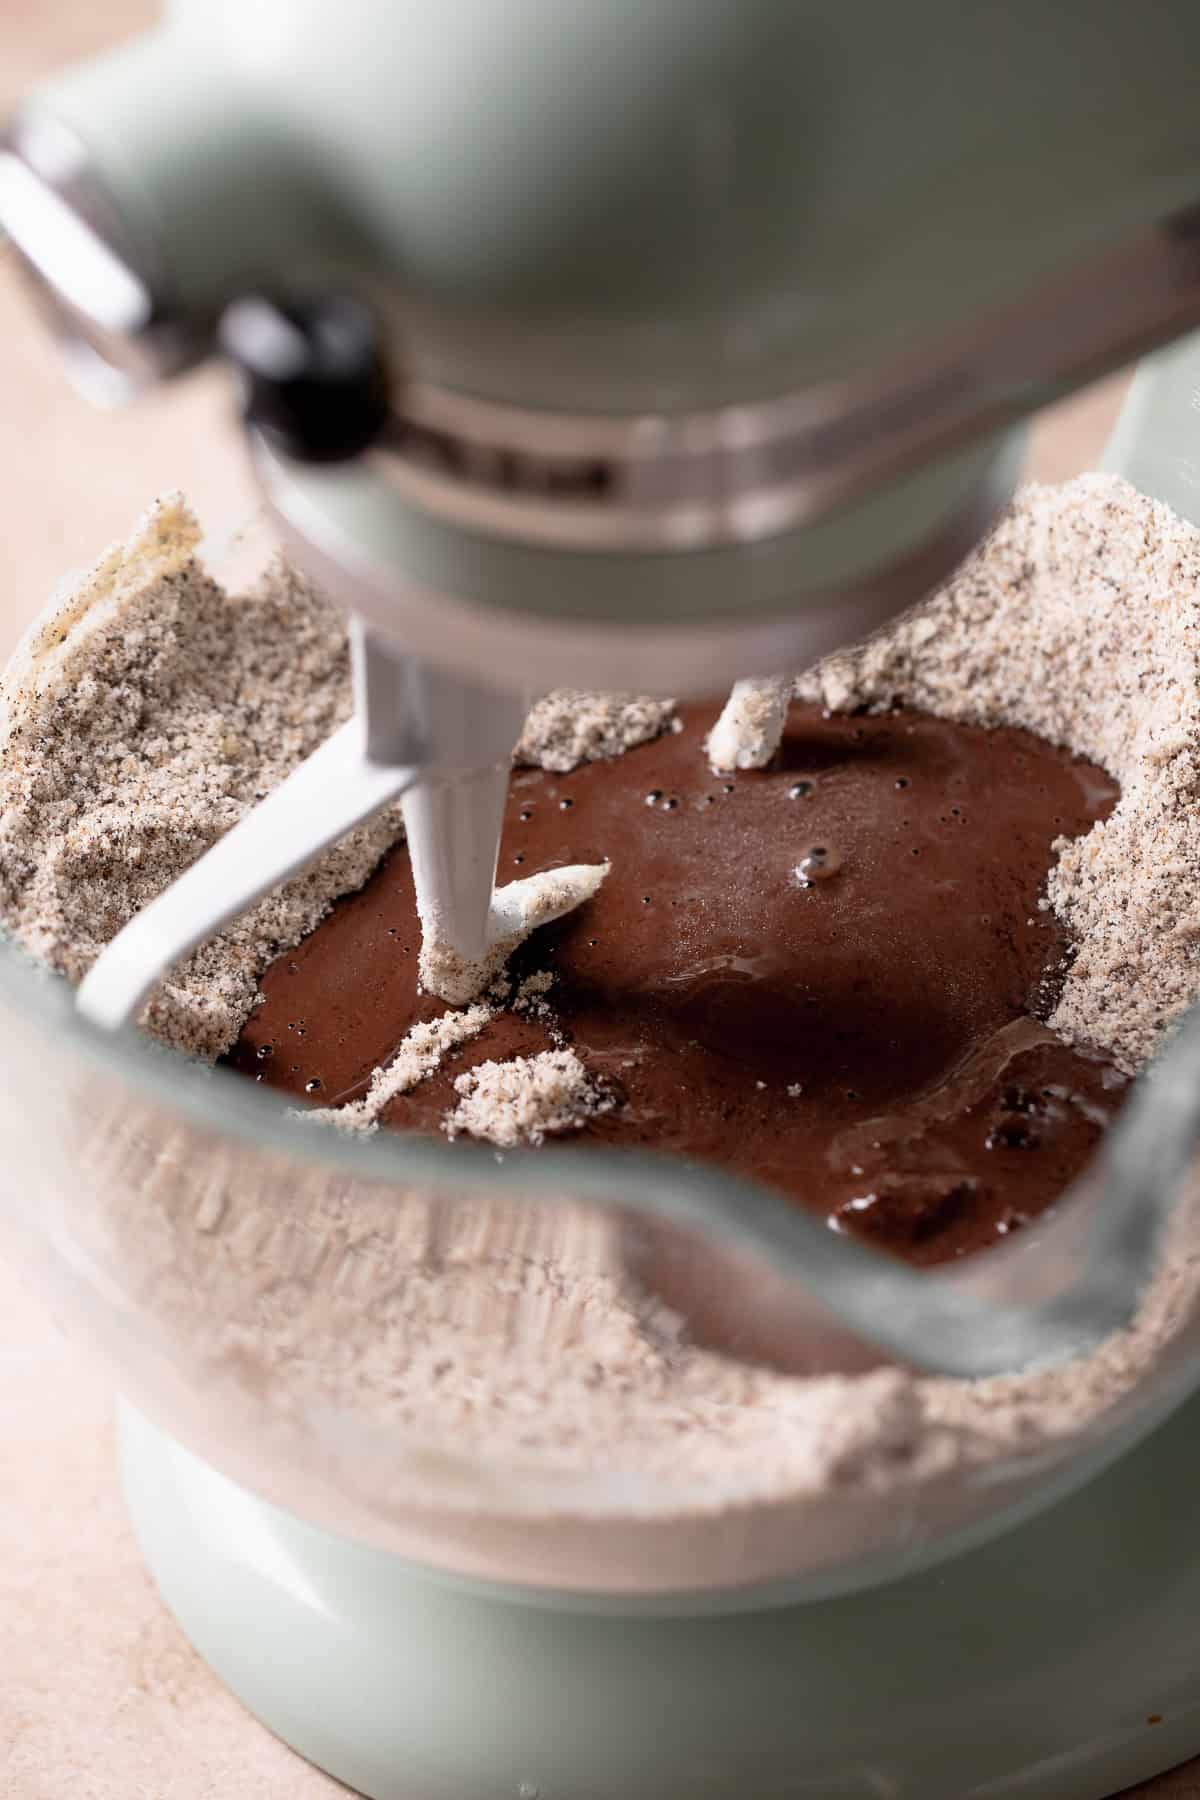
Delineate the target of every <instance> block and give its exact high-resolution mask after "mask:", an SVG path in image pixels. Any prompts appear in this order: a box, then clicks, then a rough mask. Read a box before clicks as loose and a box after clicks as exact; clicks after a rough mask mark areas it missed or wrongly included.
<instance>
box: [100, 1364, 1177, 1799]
mask: <svg viewBox="0 0 1200 1800" xmlns="http://www.w3.org/2000/svg"><path fill="white" fill-rule="evenodd" d="M121 1448H122V1462H123V1469H124V1478H125V1486H126V1492H127V1495H128V1499H129V1505H130V1510H131V1512H132V1515H133V1520H134V1525H135V1528H136V1530H137V1534H138V1537H139V1539H140V1542H141V1546H142V1550H143V1552H144V1554H145V1557H146V1561H147V1563H148V1564H149V1567H150V1570H151V1572H152V1573H153V1575H154V1577H155V1579H156V1581H157V1582H158V1585H159V1588H160V1590H161V1592H162V1594H163V1597H164V1599H165V1600H166V1602H167V1604H168V1606H170V1607H171V1609H172V1610H173V1611H174V1613H175V1614H176V1616H177V1618H178V1619H179V1622H180V1624H181V1625H182V1626H183V1629H184V1630H185V1631H186V1632H187V1634H188V1636H189V1637H190V1638H191V1640H192V1642H193V1643H194V1644H195V1646H196V1648H197V1649H198V1650H199V1652H200V1654H201V1655H202V1656H203V1657H204V1658H205V1660H206V1661H207V1662H208V1663H209V1664H210V1665H211V1666H212V1668H213V1669H214V1670H215V1671H216V1673H217V1674H218V1675H219V1676H220V1677H221V1678H222V1680H224V1681H225V1682H226V1683H227V1684H228V1686H229V1687H230V1688H231V1689H232V1690H233V1692H234V1693H235V1694H237V1695H238V1696H239V1698H240V1699H241V1700H242V1701H243V1702H244V1703H245V1705H246V1706H248V1707H249V1708H250V1710H251V1711H252V1712H254V1713H255V1714H257V1716H258V1717H259V1718H260V1719H261V1720H262V1721H263V1723H264V1724H266V1725H267V1726H268V1727H269V1728H270V1729H271V1730H272V1731H274V1732H275V1733H276V1734H277V1735H278V1736H279V1737H281V1738H283V1739H284V1740H285V1741H286V1742H287V1743H288V1744H290V1745H292V1746H293V1747H294V1748H295V1749H296V1750H298V1751H299V1752H300V1754H301V1755H302V1756H305V1757H307V1758H308V1759H309V1761H311V1762H314V1763H316V1764H318V1765H319V1766H320V1767H321V1768H323V1769H327V1770H328V1771H329V1772H330V1773H331V1774H334V1775H336V1776H338V1777H340V1778H341V1780H342V1781H344V1782H347V1783H349V1784H350V1785H351V1786H352V1787H354V1788H356V1789H358V1790H359V1791H360V1792H361V1793H362V1794H364V1795H367V1796H369V1797H370V1800H793V1797H794V1800H801V1797H802V1796H811V1797H812V1800H999V1797H1001V1796H1009V1795H1017V1796H1021V1797H1022V1800H1101V1797H1102V1796H1105V1795H1109V1794H1112V1793H1113V1792H1114V1791H1115V1790H1117V1789H1119V1788H1122V1787H1124V1786H1126V1785H1127V1784H1129V1783H1131V1782H1134V1781H1138V1780H1142V1779H1145V1778H1146V1777H1147V1776H1149V1775H1152V1774H1155V1773H1157V1772H1158V1771H1159V1770H1162V1769H1165V1768H1169V1767H1170V1766H1171V1765H1172V1764H1174V1763H1176V1762H1180V1761H1182V1760H1184V1759H1185V1758H1186V1757H1188V1756H1189V1755H1193V1754H1195V1753H1196V1752H1197V1751H1198V1750H1200V1548H1198V1545H1197V1534H1196V1524H1195V1495H1196V1492H1197V1490H1198V1488H1200V1401H1197V1400H1193V1401H1192V1402H1190V1403H1189V1404H1188V1405H1186V1406H1184V1407H1181V1408H1180V1409H1179V1410H1178V1411H1177V1412H1176V1413H1175V1414H1174V1415H1173V1416H1172V1417H1171V1418H1170V1419H1169V1420H1168V1421H1167V1422H1166V1423H1165V1424H1164V1425H1162V1426H1161V1427H1159V1429H1158V1430H1157V1431H1155V1432H1154V1433H1153V1434H1152V1435H1151V1436H1150V1437H1148V1438H1146V1439H1145V1440H1144V1441H1143V1442H1142V1443H1141V1444H1140V1445H1139V1447H1138V1448H1137V1449H1136V1450H1134V1451H1133V1452H1131V1453H1130V1454H1129V1455H1127V1456H1126V1457H1125V1458H1124V1459H1123V1460H1121V1461H1120V1462H1118V1463H1117V1464H1115V1465H1114V1466H1112V1467H1111V1468H1109V1469H1108V1470H1106V1471H1105V1472H1104V1473H1103V1474H1101V1475H1100V1476H1098V1477H1097V1478H1096V1479H1095V1480H1094V1481H1092V1482H1091V1483H1090V1484H1089V1485H1087V1486H1086V1487H1084V1488H1083V1489H1082V1490H1080V1491H1079V1492H1077V1493H1075V1494H1073V1495H1072V1496H1070V1497H1069V1498H1068V1499H1065V1500H1063V1501H1060V1502H1059V1503H1058V1504H1057V1505H1055V1506H1052V1507H1050V1508H1048V1509H1047V1510H1046V1511H1044V1512H1043V1513H1041V1514H1040V1515H1038V1516H1037V1517H1036V1518H1034V1519H1032V1520H1031V1521H1029V1522H1027V1523H1025V1524H1023V1525H1021V1526H1019V1527H1017V1528H1016V1529H1014V1530H1012V1531H1010V1532H1008V1533H1006V1534H1004V1535H1002V1536H1001V1537H999V1538H996V1539H994V1540H993V1541H991V1542H990V1543H987V1544H984V1545H983V1546H981V1547H978V1548H976V1549H973V1550H970V1551H967V1552H965V1553H963V1554H961V1555H959V1556H957V1557H956V1558H954V1559H953V1560H951V1561H949V1562H943V1563H941V1564H939V1565H937V1566H936V1567H935V1568H933V1569H932V1570H929V1571H927V1572H925V1573H922V1574H917V1575H913V1576H908V1577H905V1578H903V1579H901V1580H897V1581H894V1582H891V1583H889V1584H887V1585H885V1586H882V1587H875V1588H872V1589H867V1590H864V1591H861V1592H858V1593H853V1594H848V1595H843V1596H841V1597H838V1598H834V1599H830V1600H821V1601H813V1602H809V1603H806V1604H803V1605H791V1606H777V1607H774V1608H768V1609H765V1610H758V1611H750V1612H744V1613H733V1614H722V1615H719V1616H698V1617H670V1618H665V1617H658V1616H653V1615H650V1614H648V1613H645V1612H642V1613H637V1612H632V1611H631V1612H630V1613H628V1614H626V1615H625V1616H612V1615H611V1614H602V1613H599V1612H594V1611H588V1610H587V1607H586V1603H580V1604H576V1603H573V1602H571V1601H570V1600H569V1599H567V1598H566V1597H558V1598H557V1599H556V1600H555V1601H554V1603H553V1604H546V1605H544V1606H542V1605H535V1604H530V1603H528V1602H527V1601H526V1600H512V1599H507V1598H500V1597H497V1595H496V1594H495V1593H494V1592H484V1591H482V1590H480V1589H478V1588H473V1587H470V1586H467V1585H465V1584H460V1583H456V1582H452V1581H449V1580H446V1579H444V1578H441V1577H436V1576H433V1575H430V1574H428V1573H425V1572H422V1571H420V1570H416V1569H414V1568H412V1567H410V1566H408V1565H406V1564H404V1563H402V1562H400V1561H399V1560H398V1559H396V1558H393V1557H389V1556H387V1555H384V1554H381V1553H379V1552H377V1551H373V1550H368V1549H364V1548H362V1547H360V1546H358V1545H355V1544H352V1543H349V1542H347V1541H345V1540H341V1539H337V1538H334V1537H332V1536H329V1535H328V1534H326V1533H323V1532H320V1531H317V1530H315V1529H313V1528H312V1527H311V1526H308V1525H306V1524H304V1523H302V1522H301V1521H299V1520H297V1519H295V1518H293V1517H291V1516H290V1515H288V1514H285V1513H282V1512H280V1511H278V1510H277V1509H276V1508H274V1507H272V1506H269V1505H267V1504H266V1503H265V1502H263V1501H261V1500H259V1499H257V1498H256V1497H255V1496H254V1495H252V1494H251V1493H249V1492H248V1491H247V1490H245V1489H244V1488H241V1487H238V1486H237V1485H236V1484H234V1483H233V1482H231V1481H229V1480H228V1479H227V1478H226V1477H225V1476H223V1475H219V1474H218V1473H216V1471H215V1470H213V1469H212V1468H211V1467H209V1466H208V1465H207V1464H205V1463H202V1462H200V1461H199V1460H198V1459H197V1458H196V1457H194V1456H193V1455H192V1454H191V1453H190V1452H189V1451H187V1450H185V1449H183V1448H182V1446H180V1445H179V1444H177V1443H176V1442H175V1441H174V1440H173V1439H171V1438H169V1437H167V1436H166V1435H164V1434H163V1433H162V1432H160V1431H159V1430H158V1429H157V1427H155V1426H153V1425H151V1424H149V1423H148V1422H147V1421H146V1420H145V1419H144V1418H143V1417H141V1415H139V1414H137V1413H135V1412H133V1411H132V1410H131V1409H126V1410H125V1412H124V1414H123V1417H122V1424H121Z"/></svg>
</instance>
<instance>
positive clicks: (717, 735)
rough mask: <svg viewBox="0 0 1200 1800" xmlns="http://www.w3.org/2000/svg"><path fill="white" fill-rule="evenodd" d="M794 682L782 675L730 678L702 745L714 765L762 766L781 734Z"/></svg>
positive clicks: (728, 767)
mask: <svg viewBox="0 0 1200 1800" xmlns="http://www.w3.org/2000/svg"><path fill="white" fill-rule="evenodd" d="M794 685H795V683H794V682H793V681H792V679H791V677H790V676H785V675H774V676H764V677H760V678H758V679H754V680H750V679H747V680H745V681H735V682H734V684H733V691H732V693H731V694H730V696H729V698H728V700H727V701H726V702H725V705H724V707H723V709H722V711H721V716H720V717H719V719H718V720H717V722H716V724H715V725H714V726H713V728H712V730H711V731H710V732H709V734H708V742H707V744H706V746H705V748H706V749H707V751H708V760H709V762H710V763H711V764H712V766H713V768H714V769H716V770H717V771H718V772H721V771H730V770H733V769H765V768H766V766H767V764H768V763H769V762H770V760H771V758H772V757H773V756H774V754H775V752H776V751H777V750H778V748H779V744H780V740H781V738H782V737H783V727H784V722H785V721H786V719H787V712H788V706H789V705H790V703H791V698H792V689H793V687H794Z"/></svg>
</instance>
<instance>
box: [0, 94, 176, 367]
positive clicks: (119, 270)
mask: <svg viewBox="0 0 1200 1800" xmlns="http://www.w3.org/2000/svg"><path fill="white" fill-rule="evenodd" d="M0 229H2V230H3V231H4V232H5V233H7V235H8V238H9V239H10V241H11V245H12V248H13V250H14V251H15V252H16V254H17V257H18V260H19V263H20V266H21V268H22V270H23V272H24V274H25V275H26V276H27V278H28V279H29V280H30V282H31V284H32V286H33V289H34V293H35V297H36V298H37V299H38V301H39V302H40V304H41V305H42V308H43V310H44V311H46V312H47V313H48V315H49V318H50V322H51V325H52V327H53V329H54V331H55V333H56V335H57V336H58V338H59V339H60V342H61V344H62V347H63V352H64V355H65V357H66V361H67V364H68V367H69V368H70V370H71V372H72V374H73V375H74V377H75V378H76V380H77V382H78V383H79V385H80V386H81V387H82V388H83V389H84V390H85V392H87V393H88V394H89V395H90V396H91V397H92V398H94V399H98V400H100V401H102V402H111V401H113V400H117V399H122V398H124V397H125V395H126V394H127V393H129V392H131V391H134V390H136V389H137V388H139V387H141V386H143V385H145V384H146V383H148V382H150V381H155V380H159V379H162V378H163V377H165V376H168V375H174V374H176V373H178V372H179V371H180V370H182V369H185V368H187V367H189V366H190V365H191V364H192V363H194V362H196V361H198V360H199V358H200V357H201V356H202V355H203V354H204V353H205V351H206V350H207V348H208V343H209V334H208V332H207V330H205V329H204V328H203V327H202V326H201V325H199V324H198V323H197V322H195V321H192V320H185V319H184V317H183V315H182V313H181V311H180V310H179V309H178V308H177V307H176V305H175V304H174V302H173V299H172V296H171V291H170V283H169V281H168V279H167V276H166V273H165V271H164V270H163V269H161V268H160V267H158V266H156V265H155V264H154V261H153V257H152V255H151V253H150V252H149V251H148V250H147V248H146V247H145V246H143V245H135V244H134V242H133V241H132V239H131V238H130V236H129V234H128V231H127V228H126V227H125V225H124V224H123V222H122V220H121V217H120V214H119V212H118V210H117V208H116V206H115V205H114V204H113V201H112V199H111V196H110V195H109V194H108V192H107V189H106V188H105V186H104V183H103V181H102V180H101V178H100V176H99V174H98V172H97V170H96V168H95V167H94V165H93V163H92V161H91V158H90V155H89V153H88V150H87V147H86V146H85V145H84V144H83V143H82V142H81V140H80V139H79V138H78V137H77V136H76V135H75V133H74V132H73V131H72V130H71V129H70V128H69V127H68V126H66V125H64V124H62V123H61V122H60V121H59V120H57V119H54V118H51V117H48V116H46V115H44V114H41V113H29V114H24V115H21V116H19V117H18V118H17V119H16V120H15V121H14V122H13V124H12V125H11V126H10V128H9V130H8V132H7V133H6V134H5V136H4V137H3V139H0Z"/></svg>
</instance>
